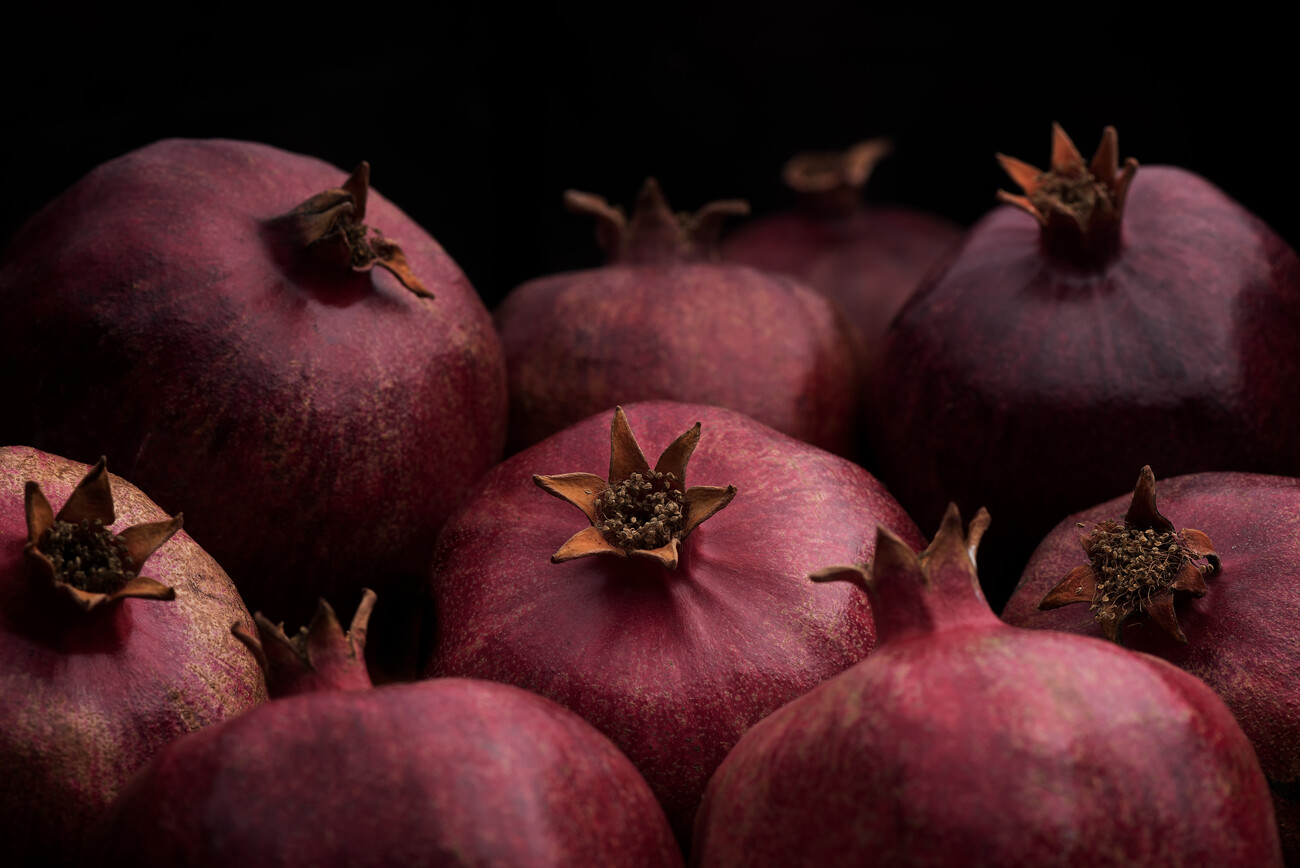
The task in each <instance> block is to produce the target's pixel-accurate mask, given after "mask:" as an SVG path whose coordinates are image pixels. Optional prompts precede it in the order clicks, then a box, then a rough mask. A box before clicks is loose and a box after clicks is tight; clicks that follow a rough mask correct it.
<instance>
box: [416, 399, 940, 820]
mask: <svg viewBox="0 0 1300 868" xmlns="http://www.w3.org/2000/svg"><path fill="white" fill-rule="evenodd" d="M612 417H613V420H612V424H611V414H610V413H608V412H606V413H602V414H600V415H598V416H593V417H591V418H590V419H586V420H584V421H582V422H580V423H579V424H577V425H574V426H572V427H570V428H568V429H566V430H564V431H562V432H560V433H559V434H556V435H555V436H553V437H550V438H548V439H546V440H544V441H542V442H541V443H539V444H537V445H535V446H533V447H531V448H530V449H527V450H525V451H524V452H521V453H519V454H518V455H515V456H514V457H512V458H510V459H508V460H506V461H505V462H503V463H502V464H500V465H498V466H497V467H496V468H494V469H493V470H492V471H490V472H489V473H488V474H487V475H486V476H485V477H484V480H483V482H482V484H481V486H480V487H479V488H478V489H477V491H476V493H475V495H474V496H473V497H472V498H471V500H470V502H469V503H468V504H467V505H466V507H465V508H464V510H463V511H462V512H461V513H460V514H459V515H458V516H457V517H455V518H454V519H452V520H451V521H450V522H449V523H448V525H447V526H446V528H445V529H444V530H443V533H442V535H441V537H440V538H439V542H438V549H437V556H436V560H435V568H434V574H433V579H432V586H431V587H432V592H433V594H432V595H433V600H434V604H435V607H436V610H437V613H438V629H437V645H436V648H435V653H434V656H433V659H432V661H431V663H430V666H429V668H428V672H429V674H431V675H459V676H468V677H477V678H488V679H492V680H495V681H504V682H507V683H510V684H516V685H518V686H520V687H524V688H527V689H529V690H532V691H534V692H537V693H540V694H542V695H544V696H547V697H550V698H551V699H554V700H555V701H557V702H559V703H560V704H561V705H563V706H565V707H567V708H570V709H572V710H573V711H576V712H577V713H578V714H580V715H582V716H583V717H584V718H586V719H587V720H589V721H591V722H592V723H593V724H595V726H596V727H597V729H599V730H601V731H602V732H604V733H605V734H606V735H608V736H609V737H610V738H611V739H612V740H613V741H614V743H615V744H617V745H618V746H619V747H620V748H621V749H622V750H623V751H624V752H625V753H626V754H627V755H628V756H629V757H630V758H631V759H632V762H633V763H634V764H635V765H636V766H637V768H638V769H640V770H641V773H642V774H644V775H645V777H646V780H647V781H649V783H650V786H651V788H652V789H653V790H654V792H655V794H656V795H657V796H658V797H659V800H660V802H661V803H662V804H663V805H664V808H665V810H666V811H667V813H668V818H669V820H670V822H671V823H672V824H673V828H674V830H675V831H676V832H677V835H678V837H679V838H680V839H681V840H682V842H683V844H684V845H685V844H687V843H688V842H689V838H690V829H691V823H692V821H693V818H694V816H695V809H696V807H697V806H698V804H699V799H700V795H701V794H702V793H703V791H704V785H705V782H706V781H707V780H708V777H709V775H710V774H711V773H712V771H713V769H714V768H715V767H716V766H717V764H718V763H719V762H721V761H722V758H723V757H724V756H725V755H726V753H727V751H728V750H729V749H730V748H731V746H732V745H733V744H735V742H736V740H737V739H738V738H740V735H741V734H742V733H743V732H744V731H745V729H747V728H748V727H749V726H751V725H752V724H753V723H754V722H755V721H757V720H759V719H761V718H763V717H764V716H766V715H768V714H770V713H771V712H772V711H774V710H776V709H777V708H779V707H780V706H781V705H783V704H784V703H786V702H788V701H790V700H791V699H793V698H794V697H796V696H799V695H800V694H802V693H804V692H805V691H807V690H809V689H810V688H812V687H813V686H814V685H816V684H818V683H820V682H821V681H823V680H825V679H827V678H829V677H831V676H832V675H834V674H836V673H838V672H840V671H842V670H844V669H845V668H846V667H848V666H851V665H852V664H853V663H856V662H857V661H858V660H861V659H862V658H863V657H864V656H866V654H867V653H868V652H869V651H870V650H871V647H872V644H873V639H874V632H873V629H872V624H871V611H870V608H869V607H868V605H867V603H866V600H865V599H864V598H863V597H862V596H861V595H860V594H856V593H853V590H852V589H851V588H848V587H840V586H826V587H820V586H814V585H811V584H809V583H808V582H806V581H803V577H804V576H805V575H806V574H807V573H808V571H809V570H811V569H813V568H814V566H816V565H819V564H820V563H822V562H824V560H825V559H826V558H827V557H829V556H831V553H834V552H838V553H840V554H839V555H836V557H841V558H845V559H849V560H853V559H859V560H861V559H866V558H868V557H870V555H871V552H872V547H873V543H874V540H875V536H874V534H875V531H874V528H875V526H876V524H877V523H880V524H883V525H885V526H887V527H890V528H893V529H894V530H895V531H896V532H897V533H899V534H900V535H902V537H903V538H904V539H907V540H911V541H913V542H914V544H915V545H916V547H917V548H920V546H921V540H920V538H919V535H918V534H917V531H916V528H915V526H914V525H913V524H912V521H911V519H909V518H908V517H907V515H906V514H904V513H903V511H902V509H901V508H900V507H899V506H898V505H897V504H896V503H895V502H894V500H893V498H891V497H890V496H889V494H888V493H887V492H886V491H885V489H884V488H883V487H882V486H881V485H880V484H879V483H878V482H877V481H876V480H875V479H874V478H873V477H872V476H871V475H870V474H868V473H867V472H866V471H865V470H863V469H862V468H860V467H858V466H857V465H854V464H852V463H850V462H848V461H846V460H844V459H842V458H839V457H836V456H834V455H831V454H830V453H828V452H824V451H822V450H820V449H817V448H815V447H813V446H810V445H808V444H806V443H803V442H801V441H798V440H795V439H793V438H790V437H787V436H785V435H782V434H780V433H778V432H776V431H773V430H772V429H770V428H768V427H766V426H764V425H760V424H758V423H757V422H755V421H753V420H752V419H749V418H748V417H745V416H742V415H741V414H739V413H736V412H733V411H730V410H725V409H722V408H718V407H707V406H700V405H690V404H678V403H671V402H660V401H656V402H649V403H642V404H633V405H629V406H628V407H627V408H626V414H625V413H624V412H623V410H621V409H619V410H615V412H614V413H613V414H612ZM633 429H635V430H636V431H637V433H638V434H639V438H640V440H641V442H643V443H654V444H657V445H662V446H663V447H665V448H664V451H663V453H662V454H661V456H660V458H659V459H658V461H657V462H656V464H655V465H654V467H653V468H652V467H651V466H650V464H649V462H648V461H647V460H646V458H645V455H644V454H643V453H642V451H641V447H640V446H639V445H638V443H637V439H638V438H636V437H634V436H633V435H632V430H633ZM683 432H685V433H683ZM697 446H698V448H697ZM606 459H608V461H609V464H608V471H607V472H606V470H605V468H604V467H603V466H602V464H603V462H604V461H605V460H606ZM688 463H689V472H688ZM538 471H543V472H546V473H548V474H550V473H555V472H558V471H573V472H568V473H563V474H562V475H558V476H543V477H534V476H533V474H534V473H535V472H538ZM534 483H536V484H534ZM688 483H689V485H688ZM699 483H704V484H702V485H701V484H699ZM538 486H541V488H542V489H543V490H544V491H545V492H547V493H550V494H552V495H555V496H556V497H558V498H559V499H560V500H563V501H566V502H565V503H559V502H555V501H552V500H549V499H548V498H547V497H546V495H545V494H544V493H543V491H539V490H538ZM706 519H707V521H706Z"/></svg>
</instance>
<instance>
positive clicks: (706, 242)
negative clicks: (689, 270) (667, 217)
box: [681, 199, 749, 259]
mask: <svg viewBox="0 0 1300 868" xmlns="http://www.w3.org/2000/svg"><path fill="white" fill-rule="evenodd" d="M748 214H749V202H748V201H746V200H744V199H718V200H716V201H713V202H709V203H708V204H706V205H705V206H704V207H703V208H701V209H700V210H698V211H696V212H695V213H694V214H690V215H687V216H686V217H684V218H682V219H681V224H682V228H683V233H684V234H685V235H686V237H687V239H688V242H689V244H690V246H691V247H693V248H695V249H696V250H697V251H698V252H699V254H700V255H701V257H702V258H704V259H717V258H718V256H717V251H718V239H719V238H720V237H721V236H722V227H723V226H724V225H726V222H727V221H728V220H730V219H731V218H732V217H745V216H747V215H748Z"/></svg>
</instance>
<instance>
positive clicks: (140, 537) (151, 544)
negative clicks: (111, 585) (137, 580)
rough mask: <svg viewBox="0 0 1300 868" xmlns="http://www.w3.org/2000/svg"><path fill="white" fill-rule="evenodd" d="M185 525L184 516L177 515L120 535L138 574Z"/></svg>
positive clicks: (137, 527) (131, 528) (142, 525)
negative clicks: (150, 558)
mask: <svg viewBox="0 0 1300 868" xmlns="http://www.w3.org/2000/svg"><path fill="white" fill-rule="evenodd" d="M183 523H184V516H183V515H182V514H181V513H177V514H176V515H175V516H174V517H172V518H168V519H163V520H162V521H152V522H149V523H147V524H137V525H133V526H131V527H128V528H127V529H126V530H124V531H122V532H121V533H120V534H118V536H120V537H121V538H122V541H123V542H125V543H126V553H127V555H128V556H129V557H130V558H131V563H132V564H133V565H134V566H135V569H136V571H137V572H138V571H139V569H140V567H141V566H142V565H143V564H144V562H145V561H147V560H148V559H149V556H150V555H152V554H153V553H154V552H156V551H158V549H159V548H161V547H162V545H163V543H165V542H167V540H169V539H171V538H172V537H173V536H175V535H176V531H178V530H180V529H181V525H182V524H183Z"/></svg>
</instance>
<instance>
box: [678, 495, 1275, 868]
mask: <svg viewBox="0 0 1300 868" xmlns="http://www.w3.org/2000/svg"><path fill="white" fill-rule="evenodd" d="M986 523H987V513H984V512H983V511H981V513H980V514H979V515H978V516H977V517H976V519H975V520H974V521H972V522H971V528H970V536H969V538H965V537H964V535H963V534H962V528H961V518H960V516H959V515H958V513H957V510H956V507H955V506H954V507H951V508H950V509H949V511H948V513H947V514H946V516H945V517H944V520H943V524H942V525H941V527H940V529H939V533H938V535H937V536H936V537H935V539H934V542H933V543H932V544H931V546H930V547H929V548H928V549H927V550H926V551H925V552H924V553H923V554H921V556H920V557H919V558H918V557H917V555H916V554H915V553H914V552H913V551H912V549H911V547H910V546H909V545H907V544H904V543H903V542H901V541H900V540H897V539H893V538H891V537H890V535H889V534H888V532H886V531H883V530H882V531H881V532H880V539H879V540H878V541H877V543H876V559H875V563H874V564H873V566H872V568H871V570H870V572H869V573H867V572H865V571H863V570H860V569H857V568H832V569H828V570H824V571H821V572H820V573H819V574H818V575H817V578H819V579H821V580H823V581H826V580H835V579H843V580H847V581H852V582H854V583H856V584H858V585H860V586H862V587H864V588H865V590H866V591H867V593H868V594H870V595H871V600H872V606H873V611H874V612H875V614H876V628H877V630H878V631H879V644H878V645H877V647H876V650H875V651H874V652H872V654H871V656H870V657H868V658H867V659H866V660H865V661H863V662H862V663H860V664H858V665H857V666H854V667H853V668H852V669H850V670H849V671H847V672H845V673H844V674H842V675H840V676H838V677H836V678H834V679H832V680H830V681H828V682H827V683H826V684H824V685H822V686H821V687H819V688H817V689H816V690H814V691H813V692H811V693H809V694H808V695H807V696H804V697H803V698H801V699H798V700H795V701H794V702H792V703H790V704H789V705H787V706H785V707H784V708H782V709H781V710H780V711H778V712H777V713H775V714H773V715H772V716H771V717H768V718H767V719H766V720H763V721H761V722H760V723H758V724H757V725H756V726H755V727H754V728H753V729H751V730H750V731H749V732H748V733H746V735H745V737H744V738H743V739H741V741H740V743H739V744H738V745H736V749H735V750H734V751H732V753H731V755H730V756H728V757H727V759H726V761H725V762H724V763H723V764H722V766H721V767H720V768H719V769H718V771H717V774H716V775H714V777H713V780H712V781H710V782H709V790H708V793H707V795H706V796H705V800H704V804H703V806H702V807H701V809H700V814H699V818H698V820H697V825H696V842H697V849H696V851H695V852H694V854H693V856H692V864H694V865H698V866H721V865H727V866H733V865H736V866H738V865H753V866H760V865H762V866H766V865H794V864H800V865H819V866H849V865H854V866H856V865H865V864H873V865H876V864H891V865H916V866H922V865H923V866H928V868H946V866H953V868H957V866H961V868H979V866H990V868H992V866H997V868H1006V866H1025V868H1029V866H1040V865H1054V866H1062V868H1066V866H1070V868H1075V866H1077V868H1100V866H1126V868H1128V866H1151V868H1156V866H1159V868H1166V866H1186V868H1193V866H1208V865H1215V866H1223V868H1228V866H1234V868H1247V866H1265V865H1267V866H1280V865H1281V864H1282V857H1281V853H1280V848H1279V844H1278V839H1277V829H1276V827H1275V826H1274V823H1273V809H1272V805H1271V803H1270V800H1269V796H1268V785H1267V783H1266V781H1265V780H1264V776H1263V774H1262V773H1261V772H1260V768H1259V762H1258V761H1257V760H1256V758H1255V754H1254V752H1253V751H1252V750H1251V747H1250V743H1249V742H1248V741H1247V740H1246V737H1245V736H1244V735H1243V734H1242V731H1241V729H1240V728H1239V727H1238V726H1237V724H1236V723H1235V722H1234V721H1233V719H1232V715H1231V714H1230V713H1229V711H1228V709H1227V708H1225V707H1224V705H1223V703H1222V702H1221V701H1220V700H1219V699H1218V697H1216V696H1215V695H1214V693H1213V692H1212V691H1211V690H1210V689H1209V688H1208V687H1206V686H1205V684H1204V683H1203V682H1201V681H1199V680H1198V679H1196V678H1193V677H1192V676H1190V675H1188V674H1187V673H1186V672H1183V671H1182V670H1181V669H1177V668H1176V667H1173V666H1170V665H1169V664H1167V663H1164V662H1163V661H1161V660H1157V659H1155V658H1152V657H1147V656H1145V655H1138V654H1133V653H1131V652H1128V651H1125V650H1123V649H1122V648H1117V647H1116V646H1115V645H1113V644H1110V643H1106V642H1101V641H1097V640H1093V639H1086V638H1083V637H1080V636H1071V635H1067V634H1064V633H1053V632H1045V631H1035V630H1017V629H1014V628H1012V627H1008V626H1007V625H1006V624H1003V623H1002V622H1001V621H999V620H998V619H997V618H996V617H995V616H994V614H993V612H992V611H991V610H990V609H989V607H988V604H987V603H985V601H984V599H983V596H982V595H981V592H980V589H979V581H978V579H977V578H976V575H975V566H974V563H973V561H972V557H973V553H974V550H975V548H976V546H977V545H978V544H979V537H980V535H981V534H982V532H983V529H984V526H985V524H986Z"/></svg>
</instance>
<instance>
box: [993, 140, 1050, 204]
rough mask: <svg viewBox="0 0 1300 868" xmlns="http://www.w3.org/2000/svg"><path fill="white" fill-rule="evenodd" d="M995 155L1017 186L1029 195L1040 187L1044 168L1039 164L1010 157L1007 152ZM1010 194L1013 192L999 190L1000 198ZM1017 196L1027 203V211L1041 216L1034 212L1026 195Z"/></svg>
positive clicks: (1003, 169)
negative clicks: (1032, 164)
mask: <svg viewBox="0 0 1300 868" xmlns="http://www.w3.org/2000/svg"><path fill="white" fill-rule="evenodd" d="M995 156H996V157H997V160H998V164H999V165H1001V166H1002V171H1004V172H1006V173H1007V174H1008V175H1010V176H1011V180H1013V181H1015V182H1016V186H1017V187H1019V188H1020V189H1021V190H1024V191H1025V193H1026V194H1027V195H1033V193H1034V191H1035V190H1036V189H1038V180H1039V178H1040V177H1041V176H1042V174H1043V171H1042V169H1039V168H1038V167H1037V166H1031V165H1029V164H1028V163H1026V162H1025V161H1024V160H1017V159H1016V158H1015V157H1008V156H1007V155H1006V154H996V155H995ZM1010 195H1011V194H1009V193H1003V192H1002V191H1001V190H999V191H998V196H999V198H1001V197H1002V196H1008V197H1010ZM1016 198H1018V199H1021V200H1023V201H1024V202H1025V203H1026V207H1025V210H1026V211H1029V212H1030V213H1033V214H1034V216H1040V215H1038V214H1037V213H1035V212H1034V210H1033V206H1031V205H1029V204H1028V203H1029V200H1028V199H1026V198H1025V197H1024V196H1019V197H1016ZM1004 201H1005V200H1004Z"/></svg>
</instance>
